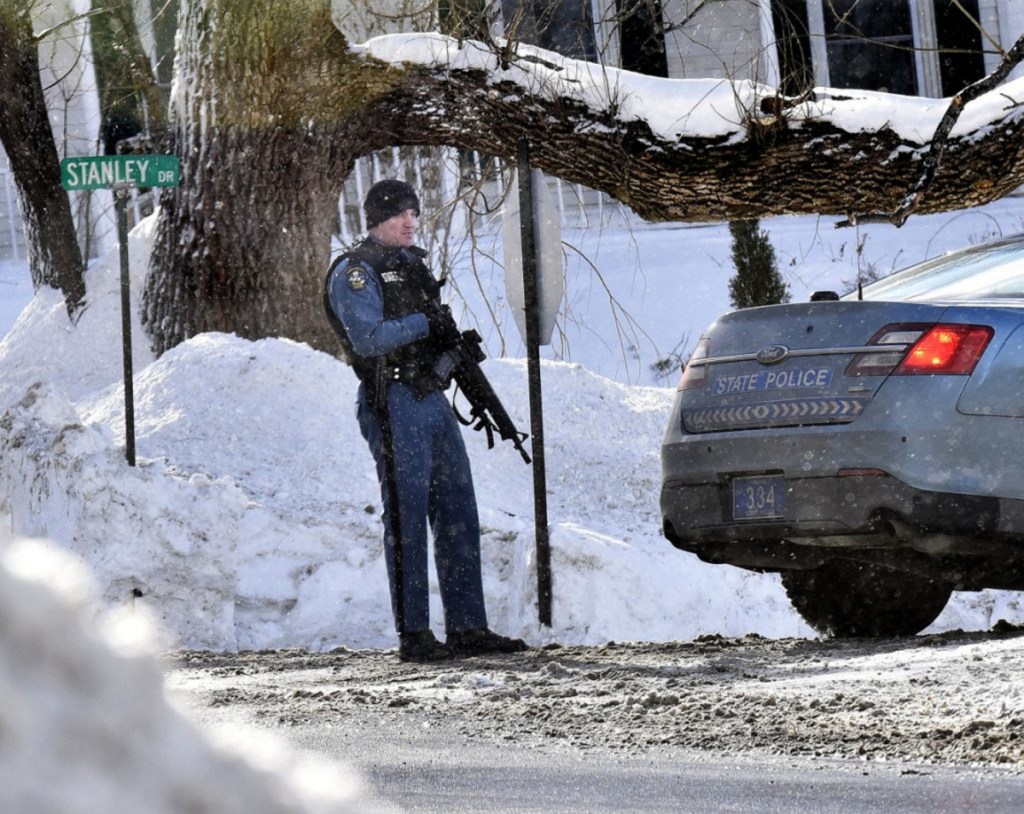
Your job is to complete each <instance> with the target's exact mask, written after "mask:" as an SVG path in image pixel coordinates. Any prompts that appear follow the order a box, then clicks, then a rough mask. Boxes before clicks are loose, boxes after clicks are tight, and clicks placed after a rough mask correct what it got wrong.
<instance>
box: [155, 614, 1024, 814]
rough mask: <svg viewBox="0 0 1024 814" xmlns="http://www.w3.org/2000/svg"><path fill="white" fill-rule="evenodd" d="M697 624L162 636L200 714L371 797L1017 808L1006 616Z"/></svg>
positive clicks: (534, 806)
mask: <svg viewBox="0 0 1024 814" xmlns="http://www.w3.org/2000/svg"><path fill="white" fill-rule="evenodd" d="M1021 633H1022V632H1021V631H1020V630H1018V629H1005V630H999V631H992V632H990V633H988V634H958V633H953V634H943V635H939V636H931V637H924V636H922V637H913V638H910V639H905V640H889V641H867V640H865V641H849V642H815V641H807V640H776V641H769V640H763V639H758V638H756V637H753V638H745V639H722V638H720V637H705V638H703V639H700V640H697V641H695V642H683V643H665V644H653V643H647V644H644V643H624V644H609V645H606V646H602V647H594V648H587V647H571V648H557V649H545V650H534V651H530V652H529V653H525V654H518V655H514V656H503V657H494V658H477V659H467V660H463V661H457V662H446V663H443V664H438V665H408V664H402V663H400V662H398V661H397V659H396V658H395V655H394V652H393V651H392V652H380V651H348V650H339V651H335V652H332V653H310V652H307V651H303V650H288V651H276V652H262V653H238V654H215V653H179V654H174V655H173V656H172V658H173V659H174V661H173V663H170V664H169V665H168V669H167V676H168V684H169V686H170V687H171V689H172V690H173V692H174V693H175V694H176V695H178V697H179V698H180V699H181V700H182V701H183V703H184V704H185V706H186V708H187V710H188V714H189V715H190V717H192V718H193V719H194V720H196V721H197V722H199V723H201V724H211V725H214V724H221V725H222V724H225V723H227V724H229V725H231V726H239V725H244V726H249V727H256V728H258V729H261V730H265V731H269V732H272V733H274V734H275V735H276V736H277V737H279V738H282V739H284V740H285V741H286V742H287V743H288V744H291V745H292V746H294V747H297V748H298V749H300V750H302V751H305V752H307V753H312V754H315V755H317V756H319V757H320V758H323V759H326V760H327V761H329V762H330V763H333V764H338V765H346V766H350V767H353V768H354V769H355V770H356V771H357V772H358V774H359V775H360V776H361V777H362V778H363V780H364V782H365V784H366V785H367V786H368V787H369V788H370V789H371V790H372V792H373V794H374V795H375V796H376V797H377V798H379V799H380V801H381V804H380V808H379V810H380V811H385V812H390V811H415V812H421V811H422V812H554V813H556V814H557V813H559V812H611V811H615V812H623V811H636V812H660V811H678V812H704V811H709V812H710V811H714V812H720V811H736V812H801V814H806V812H837V813H838V812H842V814H858V812H878V811H886V812H888V811H900V812H927V814H935V812H960V811H964V812H972V814H973V813H974V812H980V813H981V814H987V813H988V812H1020V811H1024V687H1022V682H1021V675H1022V670H1021V667H1022V664H1024V661H1022V659H1024V636H1022V635H1021Z"/></svg>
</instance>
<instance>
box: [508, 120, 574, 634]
mask: <svg viewBox="0 0 1024 814" xmlns="http://www.w3.org/2000/svg"><path fill="white" fill-rule="evenodd" d="M517 153H518V155H517V163H518V170H517V175H518V187H519V188H518V203H519V207H518V209H519V213H518V214H519V217H518V220H519V224H518V226H519V234H518V235H515V234H514V233H512V231H511V230H512V228H514V225H515V224H514V223H511V222H507V227H506V232H505V233H506V240H505V253H506V262H505V269H506V289H507V291H508V292H509V301H510V304H512V305H513V308H515V307H516V305H517V304H518V281H514V282H513V281H510V280H509V277H510V276H513V275H515V274H516V272H517V270H518V269H517V268H516V266H517V265H518V263H517V262H516V261H517V260H519V261H521V268H522V289H521V292H522V300H521V302H522V305H521V316H522V318H521V320H520V319H519V318H518V317H519V314H518V313H516V317H517V318H516V324H517V325H518V326H519V328H520V332H522V333H523V334H524V336H523V340H524V341H525V343H526V370H527V381H528V385H529V425H530V436H531V437H530V448H531V452H532V454H534V524H535V535H536V540H537V601H538V617H539V618H540V622H541V624H542V625H546V626H548V627H551V605H552V588H551V542H550V531H549V528H548V488H547V473H546V468H545V456H544V409H543V403H542V396H541V393H542V388H541V349H540V346H541V344H542V343H544V344H547V343H548V342H550V341H551V331H552V328H553V326H554V315H555V313H557V310H558V304H559V302H560V301H561V295H562V274H561V237H560V231H559V229H560V222H559V217H558V216H557V213H556V214H555V216H554V217H551V215H550V212H547V206H548V204H547V202H546V201H545V198H544V191H546V189H544V188H543V187H541V188H538V189H535V174H534V173H531V172H530V169H529V144H528V142H527V141H526V139H524V138H521V139H519V142H518V145H517ZM541 180H542V183H543V178H542V179H541ZM535 192H538V195H535ZM548 198H550V197H548ZM539 199H540V200H539ZM539 203H540V205H541V206H540V209H541V215H542V216H541V218H540V224H539V225H540V228H537V226H538V224H537V223H536V222H535V221H537V220H538V219H539V218H538V209H539V206H538V205H539ZM507 217H508V221H511V220H512V217H513V215H512V214H511V213H510V214H509V215H508V216H507ZM516 237H518V239H519V240H518V241H516V240H515V238H516ZM516 243H518V245H519V249H520V252H519V257H518V258H517V257H516V253H515V248H514V244H516ZM542 296H543V297H544V303H543V306H544V314H543V317H544V322H545V325H543V326H542V311H541V298H542ZM523 328H525V331H523ZM542 331H543V332H544V333H543V335H542Z"/></svg>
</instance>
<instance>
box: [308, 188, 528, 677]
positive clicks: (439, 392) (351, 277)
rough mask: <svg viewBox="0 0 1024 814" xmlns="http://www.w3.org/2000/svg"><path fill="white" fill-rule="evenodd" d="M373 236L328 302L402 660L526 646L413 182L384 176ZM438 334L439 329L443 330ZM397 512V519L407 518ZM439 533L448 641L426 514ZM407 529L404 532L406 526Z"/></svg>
mask: <svg viewBox="0 0 1024 814" xmlns="http://www.w3.org/2000/svg"><path fill="white" fill-rule="evenodd" d="M363 209H364V210H365V212H366V219H367V227H368V229H369V234H368V236H367V237H366V238H365V239H364V240H363V241H362V242H361V243H359V244H357V245H356V246H355V247H354V248H353V249H351V250H350V251H348V252H346V253H345V254H343V255H341V257H339V258H338V259H337V260H336V261H335V262H334V264H333V265H332V266H331V269H330V271H329V272H328V275H327V282H326V289H325V304H326V307H327V313H328V317H329V318H330V320H331V323H332V324H333V325H334V328H335V330H336V331H337V332H338V335H339V337H340V338H341V341H342V344H343V346H344V347H345V350H346V353H347V354H348V356H349V359H350V360H351V362H352V366H353V368H354V369H355V372H356V375H357V376H358V377H359V379H360V384H359V393H358V398H357V409H356V417H357V420H358V422H359V428H360V430H361V432H362V434H363V438H365V439H366V441H367V443H368V444H369V446H370V451H371V452H372V453H373V457H374V460H375V461H376V463H377V477H378V479H379V480H380V485H381V497H382V500H383V504H384V553H385V561H386V563H387V571H388V581H389V585H390V589H391V605H392V611H393V612H394V615H395V625H396V628H397V630H398V634H399V651H398V652H399V658H400V659H402V660H403V661H439V660H442V659H447V658H453V657H456V656H462V655H476V654H481V653H514V652H519V651H522V650H526V649H527V646H526V643H525V642H523V641H522V640H521V639H510V638H507V637H505V636H500V635H498V634H496V633H494V632H492V631H491V630H489V629H488V627H487V615H486V611H485V609H484V597H483V581H482V578H481V573H480V524H479V520H478V518H477V507H476V498H475V496H474V492H473V478H472V474H471V472H470V468H469V458H468V457H467V455H466V448H465V445H464V444H463V440H462V434H461V431H460V428H459V425H458V422H457V421H456V418H455V415H454V411H453V409H452V406H451V405H450V404H449V403H448V400H447V398H446V397H445V394H444V392H443V387H444V386H445V384H446V383H442V381H441V380H440V379H439V378H438V376H436V375H434V365H435V363H436V362H437V361H438V359H439V358H440V356H441V354H442V353H443V351H444V348H439V347H438V345H437V342H436V341H434V342H432V341H431V333H432V331H431V324H430V320H429V319H428V317H427V316H426V315H425V314H424V313H423V310H422V309H423V304H424V298H429V299H435V298H437V296H438V291H439V288H440V285H439V283H438V282H437V281H436V280H435V279H434V277H433V275H432V274H431V273H430V271H429V269H428V268H427V267H426V265H425V264H424V262H423V260H424V258H425V257H426V254H427V253H426V252H425V251H424V250H423V249H421V248H419V247H417V246H415V245H414V240H415V235H416V226H417V219H418V218H419V214H420V202H419V198H418V197H417V195H416V192H415V190H413V188H412V187H411V186H410V185H409V184H407V183H405V182H404V181H395V180H386V181H379V182H378V183H376V184H374V185H373V186H372V187H371V188H370V191H369V193H367V196H366V200H365V202H364V204H363ZM433 334H434V337H435V339H436V338H437V337H438V336H439V335H440V330H435V331H433ZM396 518H397V522H396ZM428 522H429V524H430V528H431V531H432V532H433V538H434V563H435V567H436V568H437V576H438V582H439V585H440V589H441V602H442V604H443V606H444V617H445V630H446V633H447V641H446V642H444V643H441V642H439V641H438V640H437V639H436V638H435V636H434V634H433V633H432V632H431V630H430V615H429V604H428V600H429V588H428V581H427V569H428V563H427V523H428ZM396 531H397V534H396Z"/></svg>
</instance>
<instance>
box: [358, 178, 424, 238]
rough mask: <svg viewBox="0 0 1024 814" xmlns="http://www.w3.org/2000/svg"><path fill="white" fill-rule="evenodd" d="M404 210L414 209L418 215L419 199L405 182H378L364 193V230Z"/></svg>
mask: <svg viewBox="0 0 1024 814" xmlns="http://www.w3.org/2000/svg"><path fill="white" fill-rule="evenodd" d="M406 209H415V210H416V215H417V217H418V216H419V214H420V199H419V197H418V196H417V195H416V190H414V189H413V188H412V187H411V186H409V184H407V183H405V181H394V180H387V181H378V182H377V183H376V184H374V185H373V186H372V187H370V191H369V192H367V193H366V200H365V201H363V210H364V211H365V212H366V228H367V229H372V228H373V227H374V226H376V225H378V224H380V223H383V222H384V221H386V220H388V219H389V218H393V217H394V216H395V215H400V214H401V213H402V212H404V211H405V210H406Z"/></svg>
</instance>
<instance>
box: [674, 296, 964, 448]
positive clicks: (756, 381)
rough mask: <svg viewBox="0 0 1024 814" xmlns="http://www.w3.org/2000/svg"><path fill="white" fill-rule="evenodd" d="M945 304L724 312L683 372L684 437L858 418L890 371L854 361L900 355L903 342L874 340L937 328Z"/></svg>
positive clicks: (828, 305) (825, 305)
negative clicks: (888, 330) (858, 366)
mask: <svg viewBox="0 0 1024 814" xmlns="http://www.w3.org/2000/svg"><path fill="white" fill-rule="evenodd" d="M943 310H944V309H943V308H942V307H936V306H932V305H913V304H908V303H887V302H866V301H865V302H816V303H801V304H796V305H779V306H768V307H764V308H750V309H745V310H742V311H737V312H734V313H731V314H728V315H727V316H724V317H722V318H721V319H720V320H718V321H717V322H716V323H715V324H714V325H712V326H711V327H710V328H709V329H708V331H707V332H706V333H705V335H704V337H703V338H702V346H701V348H700V353H698V354H695V357H699V356H703V358H699V359H698V358H695V359H693V360H691V363H690V365H689V366H688V370H687V374H686V377H685V378H684V382H685V383H686V384H685V385H684V389H683V391H682V393H681V398H680V408H681V417H682V422H683V429H684V430H685V431H686V432H688V433H709V432H725V431H731V430H748V429H756V428H766V427H781V426H801V425H813V424H841V423H849V422H852V421H856V419H857V417H858V416H860V415H861V414H862V413H863V411H864V409H865V408H866V407H867V405H868V404H869V403H870V401H871V399H872V397H873V396H874V394H875V392H876V391H877V390H878V388H879V387H880V386H881V384H882V382H884V381H885V378H886V374H885V373H884V372H883V373H880V374H879V373H873V372H872V370H873V369H872V368H871V367H870V366H869V367H867V368H865V369H862V370H860V371H859V372H855V371H852V370H851V363H852V362H854V360H861V361H864V360H873V361H874V360H878V361H884V360H885V359H889V360H892V359H894V358H895V357H894V354H902V352H903V351H905V349H906V347H907V344H906V343H905V342H903V343H900V342H898V341H896V340H897V339H898V336H897V337H895V338H890V339H889V340H888V342H889V344H882V345H878V344H869V343H870V342H871V341H872V339H873V338H875V337H877V336H878V334H879V331H880V329H882V328H883V327H884V326H889V325H893V324H908V323H914V324H916V325H918V326H926V325H931V324H934V323H935V322H936V321H938V318H939V316H940V315H941V314H942V312H943Z"/></svg>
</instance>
